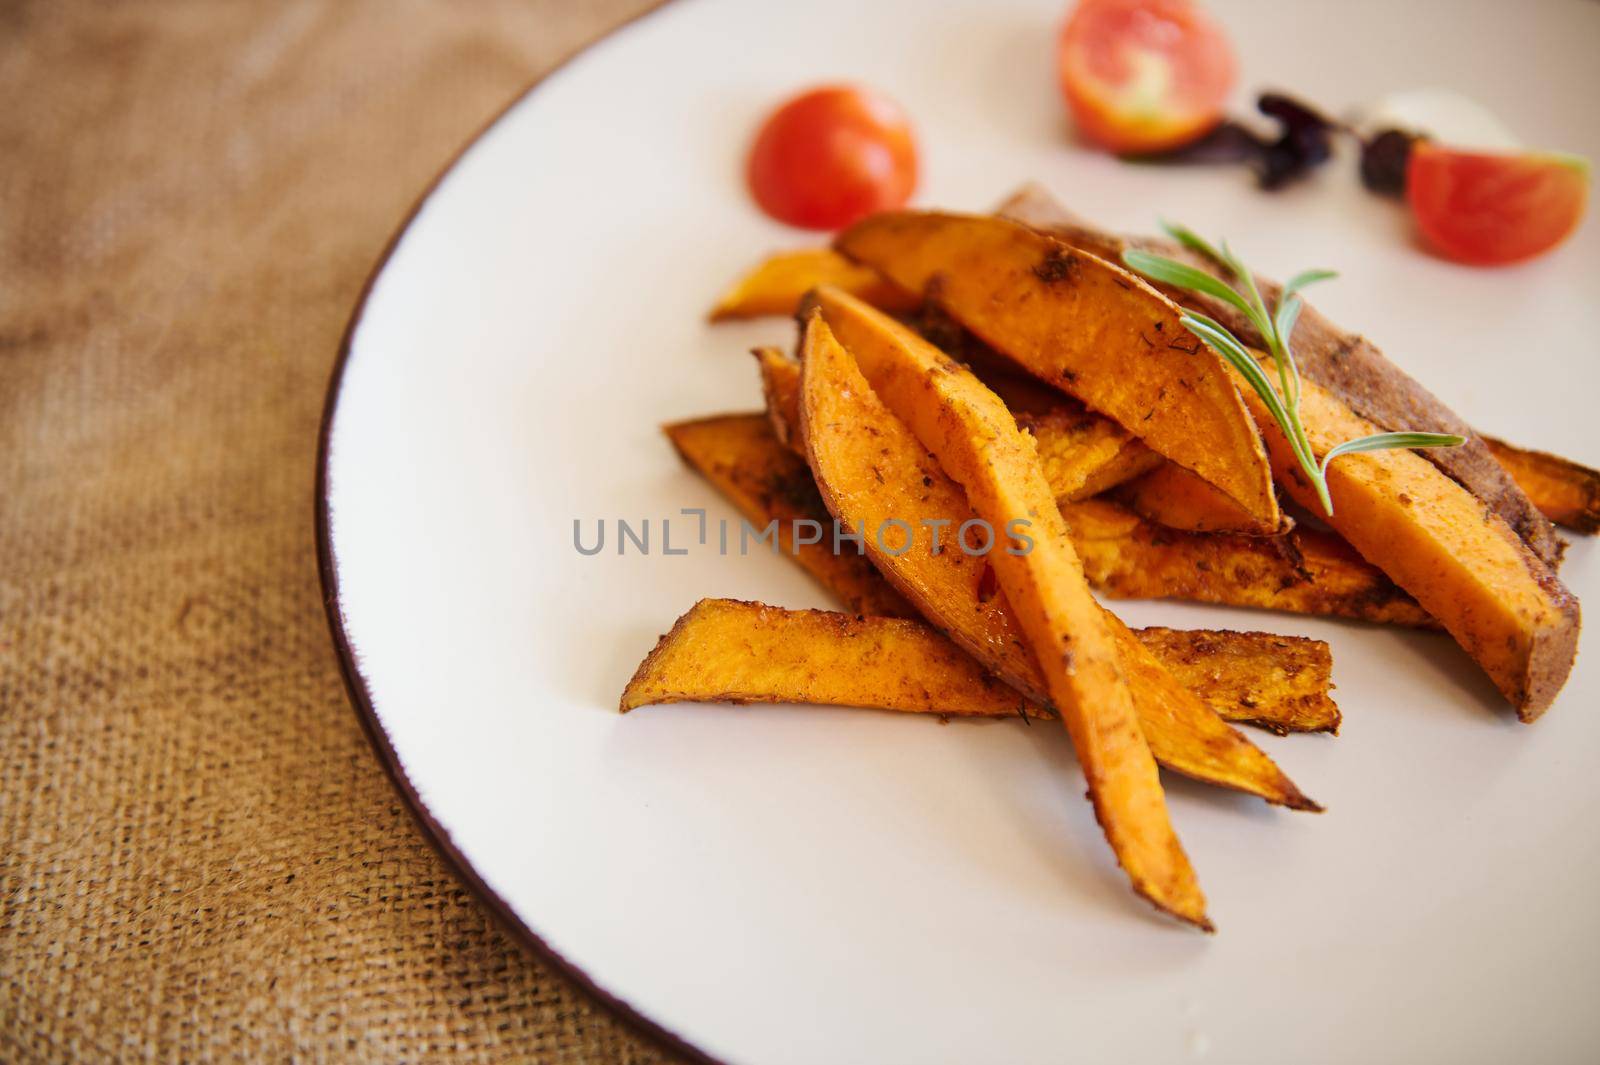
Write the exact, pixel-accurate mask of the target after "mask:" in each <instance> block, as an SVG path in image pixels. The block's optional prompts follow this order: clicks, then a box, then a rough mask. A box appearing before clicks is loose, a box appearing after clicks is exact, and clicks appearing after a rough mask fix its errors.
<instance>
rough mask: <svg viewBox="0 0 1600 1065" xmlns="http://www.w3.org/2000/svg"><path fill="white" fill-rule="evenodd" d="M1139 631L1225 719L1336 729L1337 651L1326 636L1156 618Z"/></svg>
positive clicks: (1277, 728) (1287, 728)
mask: <svg viewBox="0 0 1600 1065" xmlns="http://www.w3.org/2000/svg"><path fill="white" fill-rule="evenodd" d="M1134 635H1136V636H1138V637H1139V642H1140V643H1142V644H1144V645H1145V647H1147V648H1148V649H1149V650H1150V652H1151V653H1152V654H1154V655H1155V656H1156V658H1158V659H1160V661H1161V664H1162V665H1163V666H1165V667H1166V669H1167V672H1169V673H1171V674H1172V675H1173V676H1174V677H1176V678H1178V682H1179V683H1181V684H1182V685H1183V686H1184V687H1185V688H1187V689H1189V690H1190V691H1191V692H1193V693H1194V694H1196V695H1198V696H1199V697H1200V700H1201V701H1202V702H1204V703H1205V704H1206V705H1207V706H1209V707H1211V709H1213V710H1215V711H1216V712H1217V714H1218V715H1219V716H1220V717H1222V718H1224V719H1225V720H1228V721H1235V722H1241V723H1245V724H1251V725H1256V726H1258V727H1260V728H1264V729H1267V730H1269V731H1271V732H1276V733H1278V734H1279V735H1282V734H1284V733H1288V732H1338V731H1339V718H1340V715H1339V707H1338V706H1337V705H1335V703H1334V701H1333V697H1332V696H1331V695H1329V694H1328V693H1329V691H1330V690H1331V689H1332V688H1333V682H1332V679H1331V677H1332V673H1333V656H1332V654H1331V653H1330V652H1329V650H1328V645H1327V644H1325V643H1323V642H1322V641H1321V640H1308V639H1305V638H1304V637H1300V636H1278V635H1275V634H1273V633H1268V632H1208V631H1205V630H1184V629H1166V628H1159V627H1154V626H1152V627H1151V628H1148V629H1136V630H1134Z"/></svg>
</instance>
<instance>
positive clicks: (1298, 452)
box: [1122, 222, 1466, 517]
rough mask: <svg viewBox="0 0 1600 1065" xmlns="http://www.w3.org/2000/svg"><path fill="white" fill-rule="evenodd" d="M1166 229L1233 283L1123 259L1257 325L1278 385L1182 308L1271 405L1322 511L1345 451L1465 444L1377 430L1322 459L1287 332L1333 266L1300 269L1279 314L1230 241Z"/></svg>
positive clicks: (1143, 257) (1156, 258) (1148, 256)
mask: <svg viewBox="0 0 1600 1065" xmlns="http://www.w3.org/2000/svg"><path fill="white" fill-rule="evenodd" d="M1161 227H1162V228H1163V229H1165V230H1166V231H1167V232H1168V233H1169V234H1171V235H1172V238H1173V239H1174V240H1176V241H1177V242H1178V243H1180V244H1182V245H1183V246H1184V247H1186V248H1188V249H1189V250H1190V251H1194V252H1198V253H1199V254H1201V255H1203V256H1205V257H1206V258H1207V259H1209V260H1211V261H1212V262H1214V263H1216V264H1217V265H1218V266H1220V267H1222V268H1223V269H1224V270H1226V271H1227V272H1228V274H1229V275H1230V276H1231V277H1232V279H1233V282H1234V283H1233V284H1229V283H1228V282H1226V281H1223V280H1221V279H1220V278H1217V277H1214V276H1212V275H1211V274H1208V273H1206V272H1205V271H1204V270H1200V269H1197V268H1195V267H1193V266H1190V265H1189V264H1188V263H1181V262H1178V261H1177V260H1176V259H1169V258H1167V257H1166V256H1164V255H1155V254H1152V253H1150V252H1147V251H1138V250H1135V249H1129V250H1126V251H1124V252H1123V253H1122V261H1123V263H1124V264H1125V265H1126V266H1127V267H1128V268H1129V269H1131V270H1137V271H1138V272H1139V273H1141V274H1143V275H1144V276H1145V277H1148V278H1150V279H1151V280H1153V281H1159V282H1161V283H1163V284H1166V285H1171V286H1172V287H1174V288H1180V289H1183V290H1184V291H1185V292H1193V293H1195V294H1197V295H1204V296H1210V297H1211V298H1213V299H1217V300H1221V301H1222V302H1223V303H1226V304H1228V305H1229V306H1230V307H1233V308H1235V309H1237V310H1238V311H1239V313H1241V314H1243V315H1244V316H1245V318H1246V319H1247V320H1248V321H1249V322H1250V324H1251V325H1252V326H1254V327H1255V331H1256V333H1257V334H1258V335H1259V336H1260V337H1261V339H1262V342H1263V343H1265V344H1266V346H1267V353H1268V354H1269V355H1271V356H1272V362H1273V366H1274V368H1275V369H1276V370H1277V377H1278V382H1277V385H1276V386H1274V384H1273V383H1272V381H1271V380H1270V379H1269V378H1268V376H1267V373H1266V371H1265V370H1263V369H1262V368H1261V363H1260V362H1259V361H1258V360H1257V359H1256V358H1255V357H1254V356H1253V355H1251V354H1250V351H1249V349H1247V348H1246V347H1245V346H1244V345H1243V344H1241V343H1240V342H1239V339H1238V338H1237V337H1235V336H1234V335H1233V334H1232V333H1231V332H1229V331H1228V329H1227V327H1225V326H1224V325H1222V323H1220V322H1218V321H1216V320H1215V319H1213V318H1210V317H1207V316H1206V315H1204V314H1201V313H1200V312H1199V311H1193V310H1186V311H1184V313H1183V316H1182V319H1181V321H1182V322H1183V324H1184V326H1185V327H1186V328H1187V329H1188V330H1189V331H1190V332H1191V333H1193V334H1195V335H1196V336H1198V337H1199V338H1200V339H1201V340H1202V341H1204V342H1205V344H1206V346H1207V347H1209V348H1210V349H1211V350H1212V351H1214V352H1216V353H1217V354H1218V355H1221V356H1222V357H1223V358H1224V359H1225V360H1227V362H1228V365H1230V366H1232V367H1233V368H1234V369H1235V370H1238V371H1239V373H1240V375H1241V376H1243V377H1244V379H1245V380H1246V381H1248V382H1249V384H1250V387H1251V388H1252V389H1253V390H1254V391H1255V393H1256V395H1258V396H1260V397H1261V402H1263V403H1265V404H1266V405H1267V410H1269V411H1270V412H1271V413H1272V417H1273V420H1275V421H1276V422H1277V423H1278V425H1279V426H1280V427H1281V428H1282V429H1283V435H1284V436H1285V437H1286V438H1287V439H1288V441H1289V447H1290V448H1291V449H1292V450H1293V451H1294V455H1295V458H1296V459H1297V460H1298V461H1299V463H1300V469H1301V470H1302V471H1304V473H1305V475H1306V478H1307V480H1309V481H1310V482H1311V486H1312V487H1313V488H1315V489H1316V492H1317V498H1318V500H1320V501H1321V503H1322V509H1323V510H1324V511H1326V512H1327V514H1328V515H1329V516H1330V517H1331V516H1332V515H1333V500H1332V498H1331V497H1329V495H1328V464H1329V463H1331V462H1332V461H1333V460H1334V459H1336V458H1338V457H1339V456H1340V455H1349V454H1353V453H1355V452H1357V451H1383V450H1388V449H1393V448H1413V447H1455V446H1456V445H1458V444H1463V443H1465V442H1466V438H1465V437H1460V436H1456V435H1454V434H1451V433H1375V434H1373V435H1372V436H1363V437H1359V438H1357V439H1355V440H1346V441H1345V442H1344V443H1342V444H1340V445H1339V446H1338V447H1335V448H1330V449H1329V451H1328V453H1327V454H1326V455H1324V456H1323V457H1322V461H1321V462H1320V463H1319V462H1318V461H1317V458H1316V455H1315V453H1313V451H1312V449H1311V441H1310V439H1309V438H1308V437H1307V436H1306V428H1305V425H1304V424H1302V423H1301V421H1300V369H1299V367H1298V366H1296V365H1295V361H1294V352H1293V351H1292V350H1290V348H1289V337H1290V336H1291V335H1292V334H1293V333H1294V325H1295V322H1296V321H1298V320H1299V318H1300V311H1301V309H1302V308H1303V307H1304V302H1303V301H1302V300H1301V299H1300V295H1299V293H1300V291H1301V290H1302V289H1304V288H1305V287H1306V286H1307V285H1312V284H1315V283H1316V282H1318V281H1326V280H1328V279H1330V278H1334V277H1337V276H1339V275H1337V274H1335V273H1334V272H1333V271H1332V270H1306V271H1303V272H1301V273H1298V274H1296V275H1295V276H1294V277H1292V278H1290V279H1289V283H1288V284H1286V285H1284V286H1283V292H1282V293H1280V294H1279V296H1278V305H1277V308H1276V311H1275V312H1274V311H1269V310H1268V309H1267V303H1266V301H1265V300H1264V299H1262V298H1261V291H1260V289H1259V288H1257V286H1256V279H1255V276H1254V275H1253V274H1251V272H1250V271H1249V270H1248V269H1247V268H1246V267H1245V265H1244V263H1242V262H1241V261H1240V260H1239V257H1238V256H1237V255H1235V254H1234V253H1233V249H1231V248H1229V247H1228V244H1227V242H1226V241H1223V243H1222V246H1221V247H1220V248H1217V247H1213V246H1212V245H1211V244H1210V243H1208V242H1207V241H1205V240H1204V239H1202V238H1201V237H1199V236H1198V235H1196V234H1195V233H1194V232H1193V231H1192V230H1189V229H1186V228H1184V227H1183V226H1178V225H1170V224H1168V223H1166V222H1163V223H1162V224H1161Z"/></svg>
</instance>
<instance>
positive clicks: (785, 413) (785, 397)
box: [750, 347, 804, 454]
mask: <svg viewBox="0 0 1600 1065" xmlns="http://www.w3.org/2000/svg"><path fill="white" fill-rule="evenodd" d="M750 354H752V355H754V356H755V357H756V365H757V366H758V367H759V368H760V370H761V398H762V399H763V400H764V401H765V402H766V405H767V419H768V421H770V422H771V423H772V435H773V436H776V437H777V438H778V443H780V444H782V445H783V446H784V447H787V448H791V449H792V450H794V451H795V453H797V454H803V451H804V449H803V448H801V446H800V433H799V425H800V360H799V359H796V358H794V357H792V356H790V355H786V354H785V353H784V352H782V351H780V350H778V349H777V348H771V347H764V348H756V349H755V350H754V351H752V352H751V353H750Z"/></svg>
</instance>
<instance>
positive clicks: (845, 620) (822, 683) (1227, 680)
mask: <svg viewBox="0 0 1600 1065" xmlns="http://www.w3.org/2000/svg"><path fill="white" fill-rule="evenodd" d="M1135 635H1136V636H1137V637H1138V639H1139V642H1140V643H1142V644H1144V645H1145V646H1146V647H1147V648H1149V650H1150V651H1151V653H1152V654H1154V655H1155V656H1156V657H1157V658H1158V659H1159V660H1160V661H1161V663H1162V665H1163V666H1165V667H1166V668H1167V669H1169V670H1171V671H1172V672H1173V674H1174V675H1175V676H1177V677H1178V678H1179V679H1180V680H1181V681H1183V683H1184V684H1185V685H1186V686H1187V687H1189V688H1190V689H1191V690H1193V691H1195V692H1196V694H1198V695H1200V697H1201V698H1202V700H1204V701H1205V703H1206V704H1207V705H1208V706H1210V707H1211V708H1212V709H1214V710H1216V711H1217V713H1218V714H1219V715H1221V716H1223V717H1224V718H1228V719H1230V720H1240V721H1248V722H1250V723H1251V724H1255V725H1258V726H1259V727H1262V728H1266V729H1269V730H1271V731H1273V732H1277V733H1280V734H1282V733H1287V732H1324V731H1326V732H1335V731H1337V730H1338V727H1339V710H1338V707H1337V706H1335V705H1334V702H1333V699H1332V698H1331V697H1330V695H1329V691H1330V690H1331V688H1332V682H1331V679H1330V671H1331V665H1332V662H1331V658H1330V656H1329V654H1328V645H1327V644H1325V643H1323V642H1322V641H1320V640H1307V639H1301V638H1298V637H1293V636H1274V635H1271V634H1268V633H1259V632H1216V631H1203V632H1184V631H1180V630H1176V629H1165V628H1150V629H1142V630H1139V631H1137V632H1136V633H1135ZM675 702H734V703H809V704H825V705H832V706H856V707H865V708H870V709H878V710H894V711H898V712H901V713H916V714H937V715H940V716H944V717H989V718H994V717H1015V716H1017V715H1019V714H1021V715H1025V716H1027V717H1030V718H1051V717H1054V716H1055V714H1054V712H1053V711H1050V710H1048V709H1046V708H1045V707H1043V706H1041V705H1040V704H1038V703H1035V702H1031V701H1029V700H1028V699H1026V698H1024V697H1023V696H1022V695H1021V694H1020V693H1019V692H1017V691H1016V689H1014V688H1011V687H1010V686H1008V685H1006V684H1004V683H1003V682H1001V681H999V680H998V679H996V678H995V677H993V676H992V675H990V674H989V673H987V672H985V671H984V670H983V668H982V667H980V666H979V665H978V664H977V662H976V661H975V660H974V659H973V658H971V657H970V656H969V655H967V654H965V653H964V652H963V651H961V649H960V648H958V647H956V645H955V644H953V643H951V642H950V641H949V640H948V639H947V638H946V637H944V636H943V635H941V634H940V633H939V632H938V631H937V630H936V629H932V628H930V627H928V626H927V625H925V624H923V623H922V622H919V621H911V620H909V619H904V618H875V617H862V616H860V615H856V614H841V613H837V612H834V611H828V610H785V609H783V608H782V607H775V606H768V605H766V604H764V603H747V602H742V601H740V600H736V599H702V600H700V602H698V603H696V604H695V605H694V607H693V608H691V609H690V611H689V612H688V613H687V614H684V615H683V617H681V618H679V619H678V620H677V622H676V623H675V624H674V625H673V626H672V630H671V631H670V632H668V633H667V634H666V635H664V636H663V637H661V640H660V641H659V642H658V643H657V644H656V647H655V649H654V650H652V651H651V652H650V655H649V656H648V657H647V658H646V659H645V660H644V662H643V663H641V664H640V666H639V669H638V672H637V673H635V674H634V677H633V680H632V681H630V682H629V684H628V687H627V689H626V690H625V691H624V692H623V694H622V711H623V712H624V713H626V712H628V711H629V710H632V709H635V708H636V707H640V706H645V705H650V704H655V703H675Z"/></svg>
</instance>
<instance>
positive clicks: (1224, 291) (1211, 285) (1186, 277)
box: [1122, 249, 1256, 321]
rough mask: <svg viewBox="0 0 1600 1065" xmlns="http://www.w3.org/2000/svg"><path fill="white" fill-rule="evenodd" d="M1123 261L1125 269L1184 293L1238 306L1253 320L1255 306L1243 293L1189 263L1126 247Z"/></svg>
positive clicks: (1254, 317)
mask: <svg viewBox="0 0 1600 1065" xmlns="http://www.w3.org/2000/svg"><path fill="white" fill-rule="evenodd" d="M1122 262H1123V265H1125V266H1126V267H1128V269H1130V270H1137V271H1138V272H1139V273H1141V274H1143V275H1144V276H1145V277H1148V278H1153V279H1154V280H1156V281H1160V282H1162V283H1163V284H1167V285H1172V286H1174V287H1176V288H1181V289H1183V290H1184V291H1186V292H1198V293H1201V294H1202V295H1206V296H1212V297H1214V298H1216V299H1219V300H1222V301H1223V302H1225V303H1228V304H1231V305H1232V306H1234V307H1236V308H1238V309H1239V310H1240V311H1242V312H1243V313H1244V314H1247V315H1249V316H1250V318H1251V320H1252V321H1254V320H1255V319H1256V312H1255V309H1254V308H1252V307H1251V306H1250V305H1249V304H1248V303H1246V302H1245V299H1244V297H1243V296H1241V295H1239V294H1238V293H1237V292H1235V291H1234V290H1233V289H1231V288H1229V287H1228V286H1227V284H1225V283H1224V282H1222V281H1219V280H1217V279H1216V278H1214V277H1212V276H1211V275H1210V274H1208V273H1206V272H1205V271H1204V270H1200V269H1197V268H1196V267H1193V266H1190V265H1189V264H1188V263H1180V262H1178V261H1177V260H1176V259H1168V258H1167V257H1166V256H1164V255H1154V254H1151V253H1150V252H1147V251H1137V250H1134V249H1129V250H1127V251H1124V252H1123V253H1122Z"/></svg>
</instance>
